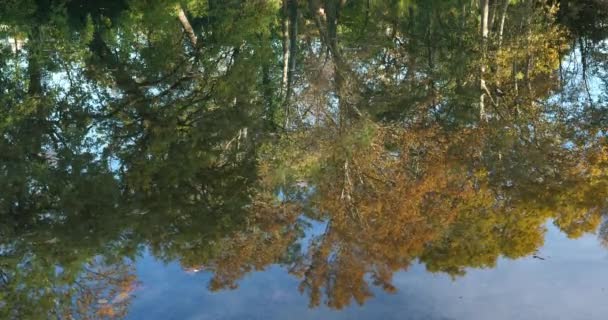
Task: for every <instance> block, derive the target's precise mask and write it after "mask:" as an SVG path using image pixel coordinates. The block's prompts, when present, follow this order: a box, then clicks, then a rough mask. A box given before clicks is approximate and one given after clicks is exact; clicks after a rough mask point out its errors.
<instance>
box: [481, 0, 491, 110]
mask: <svg viewBox="0 0 608 320" xmlns="http://www.w3.org/2000/svg"><path fill="white" fill-rule="evenodd" d="M479 2H480V9H481V67H480V81H479V88H480V90H481V94H480V96H479V119H480V121H487V117H486V108H485V98H486V91H487V87H486V81H485V78H484V77H485V73H486V59H487V42H488V34H489V30H488V15H489V11H490V7H489V0H479Z"/></svg>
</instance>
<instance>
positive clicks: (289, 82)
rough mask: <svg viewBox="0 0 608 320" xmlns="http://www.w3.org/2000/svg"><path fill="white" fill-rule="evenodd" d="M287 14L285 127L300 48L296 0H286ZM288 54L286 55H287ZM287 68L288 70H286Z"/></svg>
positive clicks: (284, 75) (287, 122)
mask: <svg viewBox="0 0 608 320" xmlns="http://www.w3.org/2000/svg"><path fill="white" fill-rule="evenodd" d="M285 4H286V7H285V10H286V14H287V35H286V36H288V41H287V43H289V46H288V47H285V48H284V49H283V50H284V51H283V54H284V58H285V59H286V62H287V64H285V61H284V62H283V63H284V65H283V68H284V69H283V77H286V78H284V79H285V80H286V81H285V90H286V92H285V128H287V126H288V125H289V116H290V110H289V109H290V100H291V95H292V91H293V76H294V73H295V69H296V55H297V50H298V43H297V36H298V3H297V1H296V0H286V1H285ZM285 49H287V51H285ZM285 54H286V56H285ZM285 68H287V70H285Z"/></svg>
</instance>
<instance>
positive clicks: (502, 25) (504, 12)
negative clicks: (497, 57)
mask: <svg viewBox="0 0 608 320" xmlns="http://www.w3.org/2000/svg"><path fill="white" fill-rule="evenodd" d="M509 1H510V0H504V2H503V5H502V12H501V14H500V26H499V27H498V48H499V49H500V48H502V38H503V34H504V31H505V21H506V19H507V10H508V8H509Z"/></svg>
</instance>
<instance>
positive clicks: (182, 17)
mask: <svg viewBox="0 0 608 320" xmlns="http://www.w3.org/2000/svg"><path fill="white" fill-rule="evenodd" d="M177 17H178V19H179V22H180V23H181V24H182V28H184V32H186V35H188V38H189V39H190V44H191V45H192V47H194V48H196V46H197V44H198V38H197V37H196V33H194V29H192V25H191V24H190V21H188V17H187V16H186V12H185V11H184V9H183V8H182V7H181V6H180V8H179V10H178V11H177Z"/></svg>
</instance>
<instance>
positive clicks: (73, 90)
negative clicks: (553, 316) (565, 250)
mask: <svg viewBox="0 0 608 320" xmlns="http://www.w3.org/2000/svg"><path fill="white" fill-rule="evenodd" d="M560 5H561V6H560ZM560 5H558V3H557V2H553V1H532V0H526V1H507V0H505V1H502V0H492V1H489V0H488V1H485V0H484V1H480V2H479V3H477V2H475V1H474V2H471V1H461V0H454V1H439V0H437V1H435V0H433V1H367V2H365V1H338V0H309V1H292V0H285V1H240V0H239V1H215V0H210V1H206V2H197V1H173V0H169V1H158V2H153V3H150V2H149V1H139V0H135V1H128V2H125V1H116V2H113V3H112V4H108V5H104V6H100V5H96V4H93V3H91V2H82V1H69V2H65V3H64V2H63V1H26V2H23V3H18V2H14V1H13V2H10V3H9V4H4V5H3V6H2V7H1V8H0V9H1V10H0V37H1V38H2V40H3V42H2V47H1V50H2V51H1V55H0V70H1V71H2V72H1V73H0V90H2V95H1V97H0V101H1V102H2V105H3V107H2V108H0V133H1V135H0V181H2V183H0V217H1V218H2V221H3V224H2V225H0V239H2V240H0V287H2V294H1V295H0V309H1V312H2V315H3V316H6V317H9V318H10V317H17V318H37V317H43V316H44V315H47V314H52V315H56V316H57V317H58V318H82V319H87V318H104V317H105V318H119V317H121V316H124V315H125V314H126V312H127V308H128V301H129V298H130V297H131V296H132V294H133V291H134V290H135V288H136V285H135V284H136V283H137V281H136V279H135V277H134V269H133V265H132V262H130V261H132V260H134V259H135V258H136V256H137V254H139V253H141V252H142V250H144V248H147V249H149V250H150V252H151V253H152V254H153V255H154V256H155V257H156V258H158V259H161V260H163V261H179V262H180V263H181V265H182V266H183V267H184V269H186V270H190V271H193V272H196V271H200V270H205V271H208V272H211V273H213V275H214V276H213V278H212V280H211V282H210V284H209V287H210V289H212V290H220V289H223V288H236V287H237V283H238V280H239V279H240V278H242V277H243V276H244V275H246V274H247V273H249V272H253V271H257V270H263V269H264V268H266V267H267V266H270V265H272V264H280V265H282V266H283V267H285V268H286V269H288V270H289V271H290V273H291V274H292V275H294V276H295V277H297V278H298V279H300V281H301V282H300V290H301V291H302V292H303V293H305V294H306V295H308V296H309V297H310V305H311V306H318V305H320V304H322V303H324V304H326V305H328V306H330V307H332V308H343V307H346V306H347V305H349V304H350V303H351V302H352V301H354V302H356V303H359V304H363V303H364V302H365V301H366V300H367V299H369V298H370V297H372V295H373V290H374V289H373V287H374V286H377V287H380V288H382V289H384V290H386V291H388V292H393V291H395V290H396V289H395V287H394V286H393V285H392V280H391V278H392V275H393V274H394V273H395V272H397V271H399V270H404V269H407V268H408V267H409V266H410V265H411V264H412V263H416V262H420V263H423V264H424V265H425V266H426V268H427V269H428V270H429V271H431V272H443V273H447V274H449V275H451V276H453V277H456V276H461V275H464V274H465V270H466V268H470V267H475V268H486V267H493V266H494V265H495V263H496V261H497V259H498V258H500V257H507V258H511V259H516V258H520V257H525V256H528V255H531V254H533V253H534V252H535V251H536V250H537V249H538V248H539V247H541V246H542V244H543V240H544V233H545V227H544V226H545V223H546V221H548V220H550V221H552V222H553V223H554V224H555V225H556V226H557V227H558V228H559V229H560V230H562V231H563V232H564V233H565V234H567V235H568V236H569V237H572V238H576V237H580V236H582V235H584V234H587V233H590V232H595V231H596V230H597V229H598V228H600V225H602V227H601V228H600V230H601V231H600V237H601V239H605V238H606V236H605V233H606V232H605V229H606V227H605V223H604V224H602V223H603V222H602V221H603V219H604V218H603V214H604V213H605V211H606V199H607V194H606V193H607V190H608V185H607V184H608V141H607V140H606V132H605V127H606V123H607V122H606V121H605V120H606V119H607V117H606V105H604V104H602V103H601V100H600V99H598V98H597V97H594V94H593V93H592V91H599V95H600V96H601V97H604V96H605V95H606V90H605V85H606V83H604V82H605V81H604V82H601V81H597V80H595V82H593V81H594V80H592V79H593V78H594V77H595V78H601V77H602V76H605V73H606V67H607V65H606V63H605V57H606V48H605V44H603V43H602V40H603V39H605V37H606V34H607V33H606V30H605V29H606V28H605V25H606V21H605V20H606V16H605V15H602V14H599V15H593V14H591V13H590V12H589V11H588V9H589V8H595V7H601V6H602V5H601V4H600V3H596V2H594V1H587V0H585V1H561V3H560ZM486 7H487V10H486ZM564 7H577V8H583V9H581V10H578V11H576V12H577V13H568V12H566V11H564V9H563V8H564ZM577 54H578V55H579V56H580V65H581V72H575V71H573V70H568V69H567V68H565V67H564V63H563V62H564V61H569V60H568V59H570V58H568V57H569V56H570V57H571V56H573V55H574V56H576V55H577ZM600 80H601V79H600ZM591 87H593V88H591ZM311 220H312V221H315V222H318V223H322V224H324V225H325V229H324V230H323V231H322V232H320V234H316V235H313V236H312V240H310V241H309V242H307V243H304V242H303V240H302V239H304V238H306V237H304V235H305V234H306V232H307V231H309V230H308V228H307V221H311Z"/></svg>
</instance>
